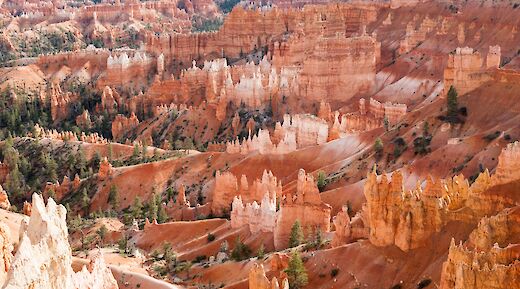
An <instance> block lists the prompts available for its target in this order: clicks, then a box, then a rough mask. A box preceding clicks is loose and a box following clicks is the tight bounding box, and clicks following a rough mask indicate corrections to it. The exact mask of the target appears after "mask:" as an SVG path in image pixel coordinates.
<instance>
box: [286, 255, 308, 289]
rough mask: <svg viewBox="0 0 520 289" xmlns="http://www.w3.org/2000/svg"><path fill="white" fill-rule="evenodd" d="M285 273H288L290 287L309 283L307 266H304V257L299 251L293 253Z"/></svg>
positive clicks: (293, 288)
mask: <svg viewBox="0 0 520 289" xmlns="http://www.w3.org/2000/svg"><path fill="white" fill-rule="evenodd" d="M285 273H286V274H287V280H288V281H289V288H291V289H299V288H302V287H303V286H305V285H307V283H308V277H307V271H306V270H305V266H303V261H302V258H301V257H300V254H299V253H298V252H294V253H293V254H292V256H291V259H290V260H289V265H288V266H287V269H285Z"/></svg>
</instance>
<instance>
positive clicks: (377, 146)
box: [374, 138, 384, 159]
mask: <svg viewBox="0 0 520 289" xmlns="http://www.w3.org/2000/svg"><path fill="white" fill-rule="evenodd" d="M383 150H384V146H383V141H382V140H381V138H376V141H375V143H374V151H375V152H376V158H377V159H380V158H381V157H382V156H383Z"/></svg>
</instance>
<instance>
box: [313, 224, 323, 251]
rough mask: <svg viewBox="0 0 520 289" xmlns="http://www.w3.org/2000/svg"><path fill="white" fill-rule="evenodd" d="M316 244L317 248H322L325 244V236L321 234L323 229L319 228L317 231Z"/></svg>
mask: <svg viewBox="0 0 520 289" xmlns="http://www.w3.org/2000/svg"><path fill="white" fill-rule="evenodd" d="M314 244H315V245H316V249H320V248H321V247H322V246H323V236H322V234H321V229H319V228H318V230H317V231H316V239H315V240H314Z"/></svg>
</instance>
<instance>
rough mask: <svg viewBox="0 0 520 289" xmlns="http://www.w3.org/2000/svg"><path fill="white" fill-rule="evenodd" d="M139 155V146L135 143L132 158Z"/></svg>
mask: <svg viewBox="0 0 520 289" xmlns="http://www.w3.org/2000/svg"><path fill="white" fill-rule="evenodd" d="M138 157H139V146H138V145H137V144H135V145H134V151H133V152H132V157H131V158H132V159H134V160H135V159H137V158H138Z"/></svg>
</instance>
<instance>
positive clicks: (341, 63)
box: [298, 34, 381, 102]
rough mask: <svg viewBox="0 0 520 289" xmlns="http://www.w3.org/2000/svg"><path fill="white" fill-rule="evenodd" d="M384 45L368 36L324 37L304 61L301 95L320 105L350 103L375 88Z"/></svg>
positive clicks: (300, 79)
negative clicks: (358, 95)
mask: <svg viewBox="0 0 520 289" xmlns="http://www.w3.org/2000/svg"><path fill="white" fill-rule="evenodd" d="M380 49H381V44H380V43H379V42H377V41H376V39H375V38H373V37H371V36H367V35H362V36H358V37H349V38H347V37H345V35H344V34H336V35H335V36H331V37H322V38H319V40H318V41H317V43H316V46H315V47H314V48H313V49H312V51H311V52H310V53H309V54H308V56H307V57H306V58H305V59H304V60H303V64H302V70H301V73H300V76H299V80H298V82H299V95H300V96H302V97H305V98H306V99H308V100H314V101H315V102H320V101H321V100H323V99H325V100H327V101H329V102H338V101H347V100H348V99H349V98H351V97H353V96H354V95H356V94H369V93H371V92H372V89H373V87H374V85H375V77H376V65H377V61H378V57H379V56H378V55H379V54H380Z"/></svg>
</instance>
